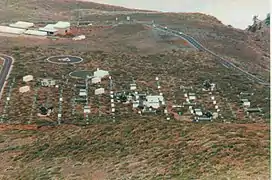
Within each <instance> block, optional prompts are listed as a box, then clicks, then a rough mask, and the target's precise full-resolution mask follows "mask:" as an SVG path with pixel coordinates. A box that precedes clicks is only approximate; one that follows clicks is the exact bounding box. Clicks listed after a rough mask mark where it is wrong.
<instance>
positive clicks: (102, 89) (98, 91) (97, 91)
mask: <svg viewBox="0 0 272 180" xmlns="http://www.w3.org/2000/svg"><path fill="white" fill-rule="evenodd" d="M104 93H105V89H104V88H98V89H96V90H95V91H94V94H95V95H100V94H104Z"/></svg>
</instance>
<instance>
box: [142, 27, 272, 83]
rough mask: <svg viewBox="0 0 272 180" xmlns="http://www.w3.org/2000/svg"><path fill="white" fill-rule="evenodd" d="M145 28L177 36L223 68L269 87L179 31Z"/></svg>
mask: <svg viewBox="0 0 272 180" xmlns="http://www.w3.org/2000/svg"><path fill="white" fill-rule="evenodd" d="M145 25H146V26H148V27H150V28H153V29H155V30H158V31H161V32H164V33H167V34H171V35H174V36H177V37H180V38H182V39H184V40H186V41H187V42H188V43H189V44H190V45H191V46H192V47H194V48H195V49H198V50H200V51H205V52H207V53H209V54H211V55H213V56H214V57H216V58H217V59H218V60H219V61H220V63H221V64H222V65H223V66H225V67H226V68H232V69H235V70H237V71H239V72H240V73H242V74H245V75H246V76H247V78H248V79H250V80H253V81H255V82H257V83H259V84H262V85H265V86H268V87H270V83H269V82H265V81H264V80H262V79H260V78H259V77H257V76H255V75H253V74H251V73H249V72H247V71H245V70H243V69H241V68H240V67H238V66H236V65H234V64H233V63H231V62H230V61H228V60H226V59H224V58H223V57H221V56H219V55H217V54H215V53H214V52H212V51H210V50H209V49H207V48H205V47H204V46H203V45H202V44H201V43H199V42H198V41H197V40H195V39H194V38H193V37H191V36H189V35H187V34H184V33H182V32H180V31H176V30H172V29H169V28H168V27H167V26H161V25H157V24H152V25H151V24H150V23H148V24H147V23H145Z"/></svg>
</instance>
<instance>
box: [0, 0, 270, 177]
mask: <svg viewBox="0 0 272 180" xmlns="http://www.w3.org/2000/svg"><path fill="white" fill-rule="evenodd" d="M9 2H10V4H13V9H14V7H18V9H19V6H18V3H24V2H23V1H16V2H15V1H9ZM33 2H34V1H33ZM16 3H17V5H16ZM35 3H36V4H34V3H33V4H31V3H30V4H27V5H25V6H21V7H20V9H24V8H29V7H28V6H34V7H35V8H36V9H35V8H32V9H31V10H30V11H28V13H29V14H27V13H26V12H24V14H22V13H21V12H19V10H18V9H17V10H16V11H15V10H13V11H15V12H11V11H10V9H5V10H2V12H4V14H5V15H6V16H8V15H10V14H12V15H13V16H9V17H10V20H19V19H20V16H21V17H29V18H30V17H31V18H36V19H38V20H40V19H46V18H48V17H45V16H46V14H43V15H42V16H41V14H42V13H41V14H35V13H34V12H36V11H38V10H39V11H40V12H43V11H45V10H50V11H51V12H64V13H59V14H55V15H53V16H54V18H56V20H57V19H60V20H65V17H67V19H69V18H70V17H68V16H67V15H68V14H67V12H68V11H69V10H72V9H74V8H75V7H76V4H75V3H73V2H67V3H65V5H64V6H61V5H63V3H64V2H63V1H58V2H56V3H55V4H54V6H53V4H52V3H51V1H48V3H45V1H35ZM58 3H60V4H58ZM21 5H22V4H21ZM45 5H46V6H45ZM81 5H82V6H84V8H85V9H88V8H92V10H90V11H93V12H94V10H93V9H96V10H97V9H98V10H101V9H102V10H103V11H107V10H109V11H112V10H114V8H115V9H116V11H122V12H123V11H129V10H126V9H124V8H119V7H114V8H113V7H109V6H101V5H96V4H88V5H87V4H81ZM0 7H2V6H0ZM11 7H12V6H11V5H10V8H11ZM82 8H83V7H82ZM15 9H16V8H15ZM41 10H43V11H41ZM133 11H134V10H133ZM7 13H10V14H7ZM85 13H86V12H85ZM34 14H35V15H34ZM47 14H49V13H47ZM50 14H51V15H52V14H54V13H50ZM101 14H102V13H100V14H99V15H93V14H86V16H84V18H85V19H84V18H83V20H88V19H92V20H94V19H95V18H96V19H102V20H114V19H115V17H116V16H115V15H114V16H110V15H105V14H103V15H101ZM109 14H110V13H109ZM1 17H3V16H1ZM125 17H126V15H120V18H121V19H122V18H123V19H125ZM131 17H132V18H137V19H138V20H143V21H144V20H152V19H153V20H155V22H156V21H157V22H159V23H160V24H167V25H168V24H169V25H170V26H169V27H173V28H176V29H181V30H182V31H184V32H185V31H186V32H187V33H188V34H190V35H192V36H194V37H196V38H198V39H199V40H200V41H201V42H202V43H203V44H204V45H205V46H208V47H209V48H211V49H212V50H214V51H216V52H217V53H220V54H222V55H225V56H226V57H230V58H233V61H236V62H237V63H246V60H247V58H251V59H250V60H251V61H252V64H253V63H256V64H257V65H256V66H259V64H261V61H258V60H257V59H256V58H252V57H250V56H249V55H248V54H247V53H248V52H250V53H253V55H254V53H255V52H254V51H251V50H250V49H247V48H246V47H244V48H245V51H237V50H235V48H233V46H231V43H232V42H241V41H242V40H244V39H250V38H251V34H248V33H246V32H243V31H241V30H235V29H231V28H227V27H226V26H223V25H222V24H220V22H219V21H218V20H216V19H215V18H213V17H209V16H206V15H202V14H149V15H147V14H144V13H140V14H139V13H137V14H131ZM50 18H51V19H52V17H50ZM50 18H48V19H50ZM26 19H27V18H26ZM20 20H21V19H20ZM74 32H75V33H78V34H85V35H86V37H87V38H86V40H84V41H72V40H69V39H60V40H56V41H53V40H50V39H46V40H42V39H36V38H30V37H4V36H1V37H0V40H1V42H2V43H0V48H1V53H6V54H9V55H12V56H14V57H15V59H16V62H15V66H14V69H13V71H12V73H11V77H16V79H17V83H16V85H15V87H14V89H15V90H14V92H13V95H12V98H13V99H12V100H11V103H12V105H13V106H14V108H13V109H12V110H11V111H12V113H11V114H10V119H9V120H10V121H11V122H13V123H15V122H17V123H18V122H19V123H25V122H26V121H27V118H28V114H30V111H31V103H32V98H33V91H31V92H30V93H29V94H25V95H24V96H20V95H19V94H18V87H20V86H21V85H23V83H22V80H21V78H22V77H23V76H24V75H26V74H33V75H34V77H41V76H42V75H43V73H44V72H46V73H47V74H48V76H51V77H53V78H55V79H59V80H60V79H61V78H60V76H61V74H65V75H67V74H68V73H69V72H71V71H74V70H78V69H90V70H94V69H96V68H97V67H100V68H103V69H107V70H109V71H110V72H111V74H112V76H113V78H114V79H116V85H117V87H118V88H119V89H121V88H122V86H124V84H125V83H127V82H130V80H131V77H134V78H135V79H136V81H137V82H138V84H139V87H140V88H146V87H149V88H150V89H151V88H153V87H154V84H155V82H154V77H155V76H159V77H160V79H161V85H162V87H163V89H162V91H163V92H164V94H165V95H166V98H167V99H168V100H169V101H173V99H172V97H173V94H175V93H176V94H179V95H180V96H182V93H180V92H179V91H180V90H179V86H180V85H184V86H194V87H196V88H199V87H200V85H201V84H202V82H203V81H204V80H205V79H212V80H213V81H214V82H216V83H217V85H218V87H219V88H220V91H219V93H218V95H217V96H218V97H220V98H221V99H223V98H225V97H227V98H228V99H230V102H231V104H232V105H233V106H234V107H236V108H237V109H239V103H237V101H238V98H237V94H239V93H240V92H241V91H250V92H254V93H255V96H253V97H252V103H254V105H256V106H257V105H258V106H260V107H265V108H266V112H267V113H266V118H265V117H255V121H254V122H253V121H252V120H249V119H246V118H245V117H244V116H242V118H241V119H238V120H236V121H234V122H233V123H231V124H224V123H222V122H214V123H207V124H205V123H204V124H195V123H191V122H187V121H188V120H190V119H189V118H188V117H186V116H183V118H181V120H174V119H173V120H171V121H166V120H165V118H164V117H160V116H153V117H152V116H144V117H140V116H137V115H130V116H128V115H127V114H125V115H124V116H123V118H121V119H119V120H118V121H117V122H116V123H112V121H111V120H109V118H107V117H106V118H105V119H104V121H94V122H92V123H91V125H89V126H74V125H62V126H59V127H43V126H42V127H40V126H37V125H35V124H31V125H1V126H0V153H1V156H0V157H1V165H0V172H1V178H0V179H8V180H10V179H16V180H17V179H22V180H23V179H26V180H29V179H99V180H100V179H101V180H102V179H201V180H202V179H204V180H205V179H207V180H213V179H214V180H220V179H222V180H227V179H243V180H248V179H268V178H269V172H268V171H269V161H268V158H269V125H268V124H267V120H268V119H269V101H268V100H269V99H268V100H267V99H266V98H267V97H269V90H265V89H264V88H263V87H262V86H259V85H256V84H253V83H252V82H250V81H249V80H247V79H246V78H245V77H243V76H238V75H237V74H236V73H235V72H230V71H228V70H227V69H225V68H224V67H222V66H221V65H220V64H219V63H218V62H217V61H216V59H214V58H213V57H211V56H208V55H207V54H205V53H201V52H196V51H193V50H192V49H191V48H190V47H188V45H186V44H184V42H183V41H177V40H176V39H175V38H174V37H171V36H166V35H165V34H161V33H158V32H155V31H153V30H151V29H146V28H145V27H144V26H142V25H140V24H136V25H121V26H118V27H113V28H91V27H85V28H80V29H76V28H75V29H74ZM200 35H201V36H200ZM251 43H252V44H249V43H248V44H247V46H252V47H254V48H256V47H257V45H256V44H258V43H256V44H255V43H253V41H251ZM259 48H260V50H259V51H260V52H266V53H267V51H266V49H265V48H263V46H262V45H260V46H259ZM223 50H224V51H223ZM60 54H72V55H77V56H81V57H83V58H84V62H83V63H81V64H77V65H76V66H56V65H53V64H48V63H45V61H44V60H45V58H46V57H48V56H53V55H60ZM256 56H257V55H256ZM264 63H266V64H265V65H266V66H267V62H266V61H265V62H264ZM72 81H73V80H72ZM31 86H34V85H31ZM69 88H70V87H66V89H65V90H64V95H65V101H67V102H66V103H65V104H64V106H63V108H64V112H65V113H66V114H65V117H67V119H68V120H69V118H71V116H70V108H71V104H70V103H69V102H70V101H68V100H69V99H71V94H72V93H71V89H69ZM39 92H40V95H39V102H42V101H44V100H45V96H46V94H48V89H40V90H39ZM50 92H51V95H50V98H51V99H52V103H53V104H57V101H55V100H56V98H57V97H58V95H57V91H55V90H52V91H50ZM50 92H49V93H50ZM6 94H7V88H5V91H4V95H3V96H4V97H5V96H6ZM179 98H180V97H179ZM105 101H106V99H105ZM203 101H205V100H204V99H203ZM222 104H224V102H223V101H222ZM237 104H238V105H237ZM106 105H107V104H106ZM0 107H1V111H2V108H3V101H1V106H0ZM224 116H225V117H226V119H227V120H228V118H230V112H229V111H226V113H225V115H224ZM49 119H50V120H51V121H56V114H53V115H52V116H51V117H49ZM37 121H38V119H37ZM109 121H110V122H109ZM33 122H35V119H34V120H33Z"/></svg>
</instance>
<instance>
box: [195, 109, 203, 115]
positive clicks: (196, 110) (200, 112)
mask: <svg viewBox="0 0 272 180" xmlns="http://www.w3.org/2000/svg"><path fill="white" fill-rule="evenodd" d="M194 113H195V115H196V116H202V115H203V113H202V111H201V109H195V110H194Z"/></svg>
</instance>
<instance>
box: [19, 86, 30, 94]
mask: <svg viewBox="0 0 272 180" xmlns="http://www.w3.org/2000/svg"><path fill="white" fill-rule="evenodd" d="M28 91H30V87H29V86H23V87H20V88H19V92H20V93H25V92H28Z"/></svg>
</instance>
